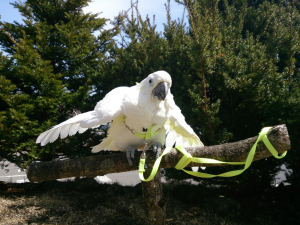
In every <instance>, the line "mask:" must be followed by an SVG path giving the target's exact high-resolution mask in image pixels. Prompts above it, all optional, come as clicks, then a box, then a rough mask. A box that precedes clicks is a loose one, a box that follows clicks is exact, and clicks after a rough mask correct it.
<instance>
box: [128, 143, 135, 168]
mask: <svg viewBox="0 0 300 225" xmlns="http://www.w3.org/2000/svg"><path fill="white" fill-rule="evenodd" d="M135 150H136V149H135V148H133V147H128V148H127V149H126V157H127V160H128V162H129V165H130V166H133V162H132V159H134V154H135Z"/></svg>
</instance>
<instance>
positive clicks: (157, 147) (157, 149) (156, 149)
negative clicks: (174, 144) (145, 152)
mask: <svg viewBox="0 0 300 225" xmlns="http://www.w3.org/2000/svg"><path fill="white" fill-rule="evenodd" d="M152 147H153V152H154V153H156V158H158V157H159V156H160V154H161V148H162V144H161V143H159V142H155V143H154V144H153V145H152Z"/></svg>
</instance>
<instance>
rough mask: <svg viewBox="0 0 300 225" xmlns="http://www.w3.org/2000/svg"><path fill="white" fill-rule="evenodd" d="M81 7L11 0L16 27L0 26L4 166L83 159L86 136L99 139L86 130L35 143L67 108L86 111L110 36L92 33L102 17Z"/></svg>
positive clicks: (80, 3)
mask: <svg viewBox="0 0 300 225" xmlns="http://www.w3.org/2000/svg"><path fill="white" fill-rule="evenodd" d="M88 2H89V1H88V0H67V1H31V0H28V1H27V2H25V3H17V2H16V3H14V4H13V5H14V6H15V7H16V8H18V9H19V11H20V12H21V13H22V15H23V16H24V17H25V19H24V20H23V21H24V24H19V23H14V24H9V23H1V24H0V25H1V32H0V44H1V46H2V49H3V50H4V51H6V52H7V53H8V55H7V56H5V55H3V54H2V53H1V55H0V59H1V61H0V64H1V65H0V75H1V76H0V79H1V81H0V96H1V101H0V107H1V108H0V110H1V111H0V124H1V127H0V137H1V138H0V143H1V144H0V152H1V156H2V157H4V158H7V159H8V160H9V161H11V162H15V163H17V164H18V165H20V166H22V165H23V166H24V163H25V164H26V163H28V162H30V161H31V160H33V159H41V160H51V159H53V158H56V157H57V154H58V153H60V154H63V155H65V156H68V157H74V156H78V155H86V154H90V151H89V148H88V147H89V145H90V144H91V143H92V142H93V140H92V139H91V138H94V139H96V140H98V141H99V138H100V137H99V136H97V135H96V134H95V133H91V132H87V133H86V134H84V135H82V136H81V137H79V138H76V139H75V138H67V139H65V140H63V141H57V142H55V143H53V144H49V145H47V146H45V147H41V146H39V145H37V144H35V140H36V138H37V136H38V135H39V134H40V133H42V132H43V131H45V130H47V129H49V128H50V127H51V126H54V125H56V124H57V123H59V122H62V121H64V120H65V119H67V118H69V117H70V116H72V114H73V111H78V110H79V111H87V110H91V109H92V108H93V107H94V104H95V102H96V101H95V99H94V98H93V97H92V96H90V95H89V93H90V91H91V90H93V89H94V87H93V84H92V83H91V80H92V78H93V77H94V76H98V77H101V74H102V68H101V65H102V64H101V63H102V61H105V60H106V56H105V55H104V53H105V52H106V51H107V49H108V48H111V47H112V46H113V41H112V39H111V37H112V36H113V35H114V34H115V31H113V30H109V31H105V32H102V33H100V34H99V35H96V36H94V35H93V34H94V33H95V32H98V33H99V31H100V30H101V29H102V27H103V25H104V24H105V23H106V21H107V20H106V19H103V18H97V16H98V14H94V15H93V14H83V12H82V7H84V6H86V5H87V4H88ZM89 138H90V139H89ZM87 141H88V143H87ZM84 145H85V146H87V147H85V148H84V147H83V146H84Z"/></svg>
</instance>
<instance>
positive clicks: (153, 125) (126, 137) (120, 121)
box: [36, 71, 203, 165]
mask: <svg viewBox="0 0 300 225" xmlns="http://www.w3.org/2000/svg"><path fill="white" fill-rule="evenodd" d="M171 85H172V79H171V76H170V75H169V74H168V73H167V72H165V71H157V72H154V73H152V74H150V75H149V76H148V77H147V78H145V79H144V80H143V81H142V82H140V83H138V84H137V85H135V86H132V87H118V88H115V89H113V90H112V91H110V92H109V93H108V94H107V95H106V96H105V97H104V98H103V99H102V100H101V101H99V102H98V103H97V105H96V107H95V108H94V110H93V111H90V112H86V113H82V114H79V115H76V116H74V117H72V118H70V119H68V120H67V121H65V122H62V123H60V124H58V125H56V126H54V127H53V128H52V129H50V130H47V131H45V132H44V133H42V134H40V136H39V137H38V138H37V140H36V143H41V145H42V146H44V145H45V144H47V143H48V142H51V143H52V142H54V141H55V140H56V139H57V138H58V136H59V135H60V137H61V138H65V137H67V136H68V135H69V136H71V135H74V134H76V133H77V132H78V133H83V132H84V131H86V130H87V129H88V128H95V127H99V126H100V125H105V124H107V123H108V122H111V121H112V122H111V124H110V128H109V130H108V135H107V137H106V138H105V139H104V140H103V141H102V142H101V143H100V144H99V145H96V146H94V147H93V149H92V152H99V151H101V150H111V151H114V150H121V151H126V156H127V158H128V161H129V163H130V164H131V165H132V161H131V159H132V158H134V152H135V150H136V149H138V150H145V149H146V147H147V145H148V146H151V145H152V146H153V150H154V151H155V152H157V156H159V154H160V151H161V148H162V146H163V145H165V146H166V147H172V146H173V145H174V143H175V142H176V145H181V146H183V147H196V146H203V144H202V142H201V141H200V139H199V137H198V136H197V135H196V134H195V132H194V131H193V129H192V128H191V127H190V126H189V125H188V124H187V123H186V122H185V118H184V116H183V115H182V113H181V110H180V109H179V107H178V106H176V104H175V102H174V99H173V95H172V94H171V92H170V88H171ZM149 131H150V132H149ZM146 134H148V136H147V135H146ZM149 134H150V136H149ZM166 134H167V136H166ZM146 136H147V137H146Z"/></svg>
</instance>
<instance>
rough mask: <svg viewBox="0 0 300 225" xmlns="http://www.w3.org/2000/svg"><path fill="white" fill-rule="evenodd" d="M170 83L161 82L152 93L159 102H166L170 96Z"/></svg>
mask: <svg viewBox="0 0 300 225" xmlns="http://www.w3.org/2000/svg"><path fill="white" fill-rule="evenodd" d="M168 88H169V87H168V83H167V82H164V81H163V82H160V83H159V84H158V85H157V86H156V87H155V88H154V89H153V91H152V94H153V96H154V97H157V98H158V99H159V100H163V101H164V100H165V98H166V96H167V94H168Z"/></svg>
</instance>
